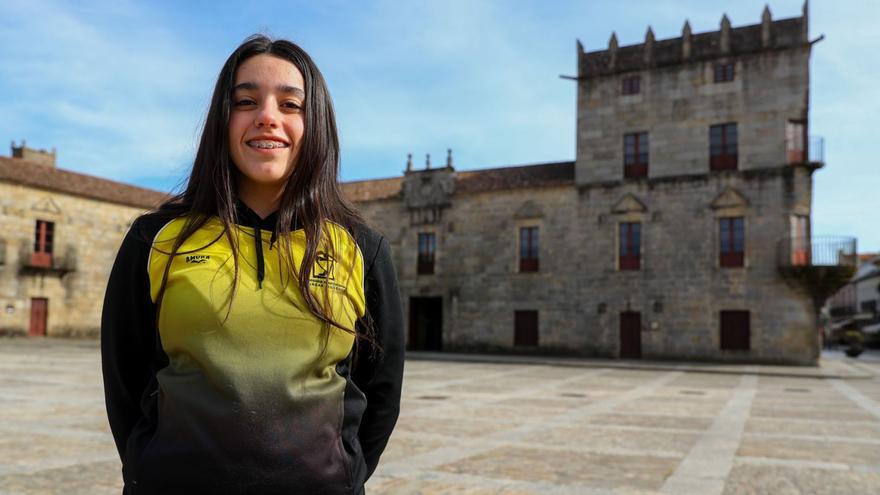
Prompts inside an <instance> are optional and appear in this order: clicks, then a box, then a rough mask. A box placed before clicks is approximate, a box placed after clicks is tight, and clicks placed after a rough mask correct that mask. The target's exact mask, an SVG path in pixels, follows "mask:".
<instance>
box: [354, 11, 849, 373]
mask: <svg viewBox="0 0 880 495" xmlns="http://www.w3.org/2000/svg"><path fill="white" fill-rule="evenodd" d="M807 26H808V16H807V7H806V5H805V6H804V12H803V15H802V16H800V17H797V18H791V19H783V20H777V21H774V20H772V18H771V14H770V11H769V9H765V11H764V13H763V16H762V20H761V22H760V23H759V24H755V25H750V26H743V27H737V28H733V27H732V26H731V24H730V21H729V20H728V19H727V17H726V16H724V17H723V18H722V20H721V25H720V29H719V30H718V31H715V32H707V33H699V34H694V33H692V32H691V28H690V26H689V24H688V23H685V25H684V28H683V29H682V33H681V37H678V38H674V39H667V40H656V39H655V38H654V34H653V32H652V30H651V29H650V28H649V29H648V31H647V34H646V36H645V41H644V43H641V44H638V45H633V46H619V45H618V42H617V38H616V36H615V35H613V34H612V36H611V39H610V42H609V44H608V47H607V49H605V50H601V51H593V52H585V51H584V49H583V47H582V46H581V44H580V43H578V48H577V60H578V63H577V67H578V74H577V76H576V77H572V78H571V79H573V80H575V81H576V84H577V86H578V91H577V95H578V96H577V152H576V160H575V161H574V162H568V163H550V164H541V165H531V166H522V167H510V168H502V169H491V170H478V171H469V172H456V171H455V170H454V167H453V166H452V159H451V155H450V157H449V158H448V162H447V165H446V167H442V168H431V167H430V159H429V161H428V164H427V166H426V168H425V169H423V170H413V167H412V163H411V158H410V162H409V163H408V165H407V170H406V172H405V173H404V175H403V177H396V178H390V179H383V180H374V181H364V182H359V183H349V184H347V187H348V191H349V195H350V197H352V198H353V199H355V200H357V201H359V203H360V206H361V208H362V209H363V210H364V211H365V212H367V214H368V216H369V217H370V218H372V219H373V220H374V221H375V222H376V223H378V224H379V225H381V226H382V227H383V228H384V230H385V232H386V234H387V236H388V238H389V239H390V240H391V241H392V245H393V248H394V251H395V253H396V256H397V260H396V261H397V267H398V270H399V274H400V281H401V292H402V295H403V299H404V301H405V305H406V311H407V315H408V318H409V325H410V329H409V337H408V338H409V348H410V349H425V350H460V351H471V350H488V351H503V352H517V351H522V352H541V353H544V352H546V353H566V354H578V355H597V356H610V357H625V358H638V357H642V356H644V357H651V358H688V359H711V360H737V361H753V362H757V361H761V362H786V363H799V364H812V363H815V362H816V360H817V358H818V353H819V346H818V339H817V329H816V315H817V308H818V307H819V306H821V302H822V301H823V300H824V299H825V298H826V297H827V296H828V295H830V294H831V293H832V292H833V290H834V289H835V288H836V286H839V284H840V283H841V280H845V279H846V278H847V277H848V276H849V274H850V273H851V268H852V267H851V266H850V265H851V264H852V263H851V258H852V257H851V256H850V255H851V254H852V253H853V252H854V250H855V241H854V240H853V239H842V240H839V239H830V240H825V241H822V242H823V243H821V245H817V244H815V239H813V238H812V236H811V233H810V216H811V193H812V174H813V173H814V172H815V171H816V170H817V169H819V168H820V167H822V166H823V163H822V162H823V157H822V150H821V141H820V140H818V139H814V138H810V137H809V135H808V117H809V111H808V110H809V109H808V102H809V98H808V95H809V60H810V51H811V49H812V45H813V44H814V43H815V42H817V41H818V40H810V39H809V37H808V30H807ZM828 253H831V254H830V255H828Z"/></svg>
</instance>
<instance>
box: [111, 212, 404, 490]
mask: <svg viewBox="0 0 880 495" xmlns="http://www.w3.org/2000/svg"><path fill="white" fill-rule="evenodd" d="M236 211H237V216H238V223H239V224H238V225H236V226H235V227H234V229H233V230H234V231H233V236H234V238H235V239H237V241H238V248H239V253H240V254H239V274H238V287H237V289H236V291H235V295H234V298H233V300H232V305H231V307H230V306H228V303H229V294H230V292H229V291H230V290H231V285H232V280H233V276H234V272H235V270H234V268H233V266H234V265H233V259H232V252H231V248H230V246H229V243H228V241H227V240H226V237H225V236H223V235H220V234H221V233H222V231H223V226H222V224H221V223H220V221H219V220H217V219H212V220H209V221H208V223H207V224H206V225H205V226H204V227H202V228H201V229H200V230H198V231H197V232H196V233H195V234H194V235H193V236H191V237H190V238H189V239H188V240H187V241H186V242H185V243H184V244H183V246H182V247H181V248H180V251H181V252H184V253H185V252H188V251H193V252H191V253H186V254H179V255H177V256H175V257H174V259H173V261H172V263H171V267H170V271H169V273H168V279H167V284H166V289H165V293H164V296H163V299H162V304H161V312H160V313H159V315H158V324H157V322H156V318H157V316H156V298H157V295H158V291H159V286H160V284H161V282H162V278H163V273H164V270H165V266H166V263H167V261H168V257H167V254H166V253H168V252H170V250H171V245H172V243H173V240H174V238H175V236H176V235H177V233H178V232H180V230H181V228H182V226H183V222H184V219H183V218H180V217H178V216H176V215H175V214H173V213H172V212H171V211H170V210H159V211H158V212H154V213H150V214H147V215H144V216H141V217H140V218H138V219H137V220H136V221H135V222H134V223H133V224H132V227H131V229H130V230H129V232H128V234H127V235H126V237H125V239H124V240H123V242H122V246H121V248H120V249H119V254H118V256H117V258H116V262H115V264H114V266H113V271H112V272H111V274H110V280H109V284H108V286H107V293H106V296H105V300H104V310H103V318H102V331H101V338H102V342H101V351H102V357H103V371H104V389H105V396H106V403H107V413H108V416H109V419H110V427H111V430H112V432H113V436H114V438H115V440H116V446H117V448H118V450H119V455H120V457H121V459H122V464H123V467H122V474H123V479H124V480H125V492H124V493H133V494H177V493H181V494H183V493H185V494H197V493H211V494H227V493H228V494H261V495H263V494H266V495H268V494H276V493H277V494H282V493H283V494H315V495H317V494H334V495H335V494H361V493H363V491H364V488H363V485H364V482H365V481H366V480H367V478H368V477H369V476H370V475H371V474H372V472H373V470H374V469H375V468H376V465H377V463H378V461H379V456H380V454H381V453H382V451H383V450H384V448H385V445H386V444H387V442H388V438H389V436H390V435H391V431H392V429H393V428H394V425H395V423H396V421H397V416H398V412H399V404H400V389H401V382H402V375H403V353H404V351H403V339H404V337H403V318H402V314H401V304H400V296H399V293H398V288H397V277H396V275H395V271H394V266H393V264H392V261H391V256H390V250H389V247H388V243H387V241H386V240H385V239H384V238H383V237H381V236H380V235H379V234H377V233H375V232H373V231H372V230H368V229H364V230H363V231H362V232H359V233H356V234H355V236H352V235H351V234H349V232H347V231H346V230H345V229H343V228H342V227H340V226H339V225H336V224H333V223H329V224H328V226H327V232H328V233H329V236H327V237H328V238H329V237H332V239H333V242H334V246H335V250H328V251H324V252H323V253H322V252H321V251H320V250H319V254H318V260H317V263H316V266H315V267H314V269H313V270H312V271H311V273H310V274H308V275H307V276H309V277H310V282H309V285H310V287H311V288H313V289H314V292H313V293H314V295H315V296H316V297H317V298H318V300H319V302H321V301H324V302H326V300H325V299H324V298H330V302H329V305H330V306H331V307H332V309H333V314H334V316H335V317H336V319H337V321H338V322H340V323H342V324H343V326H345V327H346V328H349V329H352V330H354V329H355V328H356V326H357V327H358V329H359V330H360V325H361V324H362V322H363V321H364V318H363V317H364V314H365V313H367V314H369V316H370V317H371V319H372V321H373V326H374V328H375V331H376V339H377V341H378V343H379V344H380V345H381V347H382V352H380V353H375V352H371V349H370V344H369V343H368V342H361V341H360V339H358V340H357V341H356V339H355V338H354V336H353V335H352V334H350V333H348V332H345V331H342V330H340V329H338V328H331V330H330V332H331V334H330V337H329V340H327V341H326V347H325V346H324V345H323V343H324V342H325V341H324V335H325V334H323V333H322V332H326V330H322V327H321V324H320V322H319V320H318V319H317V318H316V317H315V316H314V315H313V314H312V313H311V312H309V310H308V307H307V306H306V304H305V301H304V299H303V297H302V294H301V293H300V292H299V289H298V285H297V283H296V281H295V280H293V281H288V283H286V284H285V283H284V282H285V281H287V280H286V279H288V278H289V277H287V275H286V274H285V275H284V277H283V278H284V279H285V280H282V275H281V273H280V266H279V260H280V257H279V255H278V249H279V244H278V243H277V242H276V241H277V240H276V239H275V238H274V235H273V232H274V231H275V222H276V215H275V214H273V215H271V216H269V217H267V218H265V219H261V218H260V217H259V216H257V214H256V213H254V212H253V211H251V210H250V209H249V208H247V206H245V205H244V204H243V203H241V202H238V203H237V205H236ZM294 227H296V226H294ZM215 239H216V241H215V242H212V241H214V240H215ZM290 241H291V243H290V244H291V249H292V250H293V253H292V255H293V260H294V262H295V263H296V266H297V267H298V266H299V262H300V260H301V259H302V256H303V251H304V248H305V234H304V232H303V231H302V230H294V231H293V232H292V233H291V239H290ZM330 253H335V255H333V254H330ZM157 328H158V332H157ZM355 356H356V357H355Z"/></svg>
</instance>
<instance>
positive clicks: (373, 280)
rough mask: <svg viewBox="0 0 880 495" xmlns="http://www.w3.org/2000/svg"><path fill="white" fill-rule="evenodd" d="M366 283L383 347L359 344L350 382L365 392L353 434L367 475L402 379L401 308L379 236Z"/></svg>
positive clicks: (389, 426)
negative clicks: (379, 349) (377, 349)
mask: <svg viewBox="0 0 880 495" xmlns="http://www.w3.org/2000/svg"><path fill="white" fill-rule="evenodd" d="M366 286H367V313H368V314H369V315H370V316H371V317H372V321H373V327H374V328H375V332H376V333H375V336H376V340H377V342H378V343H379V345H381V346H382V352H380V353H378V355H375V356H374V355H373V353H372V352H370V343H369V342H363V343H359V344H358V347H359V354H360V356H361V357H360V359H361V362H360V363H359V364H358V366H357V369H356V370H355V381H356V382H357V384H358V386H359V388H360V389H361V390H363V391H364V393H365V394H366V396H367V409H366V411H364V416H363V418H362V420H361V426H360V429H359V430H358V439H359V440H360V444H361V449H362V450H363V453H364V460H365V461H366V464H367V477H368V478H369V476H370V475H372V474H373V471H375V470H376V466H377V465H378V464H379V456H380V455H382V451H383V450H385V445H387V443H388V438H389V437H390V436H391V431H392V430H393V429H394V425H395V424H396V423H397V416H398V414H399V412H400V389H401V386H402V382H403V358H404V335H403V309H402V307H401V302H400V292H399V291H398V288H397V273H396V272H395V270H394V264H393V262H392V260H391V249H390V248H389V246H388V242H387V241H386V240H385V239H384V238H380V240H379V246H378V248H377V249H376V255H375V258H374V261H373V263H372V264H371V265H370V268H369V270H368V271H367V276H366Z"/></svg>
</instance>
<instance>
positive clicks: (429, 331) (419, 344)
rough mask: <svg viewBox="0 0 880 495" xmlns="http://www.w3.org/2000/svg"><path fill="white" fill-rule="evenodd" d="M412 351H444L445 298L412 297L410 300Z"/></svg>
mask: <svg viewBox="0 0 880 495" xmlns="http://www.w3.org/2000/svg"><path fill="white" fill-rule="evenodd" d="M407 350H410V351H442V350H443V298H442V297H411V298H410V299H409V342H407Z"/></svg>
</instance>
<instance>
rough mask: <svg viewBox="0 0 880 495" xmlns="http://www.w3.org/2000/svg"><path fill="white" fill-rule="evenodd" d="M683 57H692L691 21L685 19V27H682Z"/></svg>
mask: <svg viewBox="0 0 880 495" xmlns="http://www.w3.org/2000/svg"><path fill="white" fill-rule="evenodd" d="M681 58H683V59H684V60H688V59H689V58H691V23H690V22H688V21H684V27H683V28H681Z"/></svg>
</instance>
